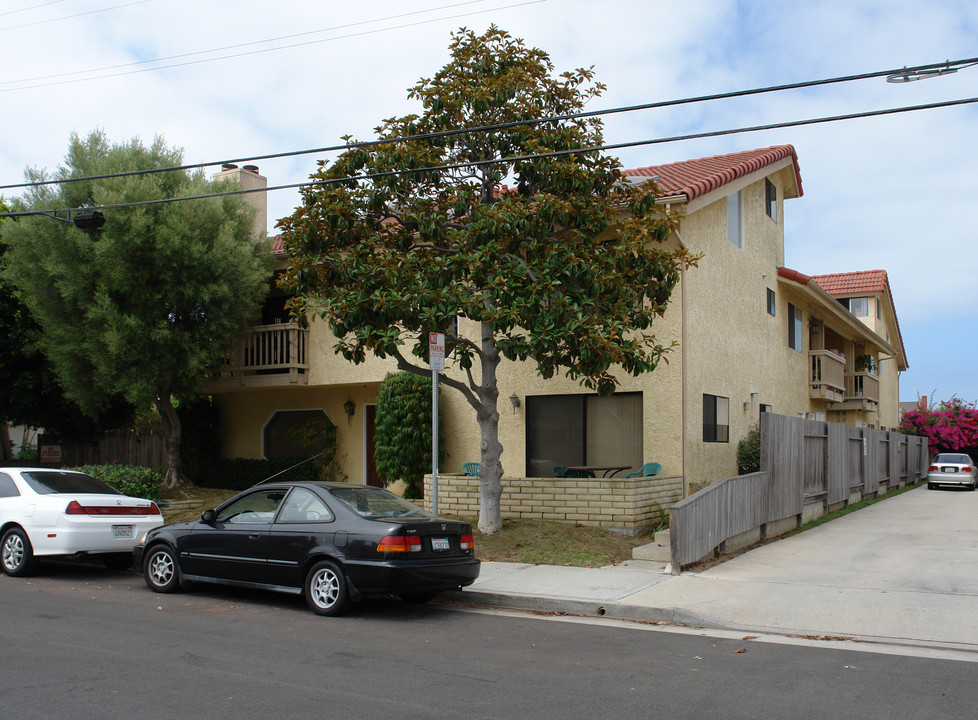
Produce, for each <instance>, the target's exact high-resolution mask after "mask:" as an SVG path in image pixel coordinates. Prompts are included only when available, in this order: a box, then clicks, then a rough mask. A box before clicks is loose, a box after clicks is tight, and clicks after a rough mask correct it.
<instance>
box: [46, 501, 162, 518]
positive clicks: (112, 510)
mask: <svg viewBox="0 0 978 720" xmlns="http://www.w3.org/2000/svg"><path fill="white" fill-rule="evenodd" d="M65 515H162V513H161V512H160V508H159V507H158V506H157V504H156V503H155V502H151V503H150V504H149V505H143V506H141V507H133V506H131V505H82V504H81V503H80V502H78V501H77V500H72V501H71V502H70V503H68V507H66V508H65Z"/></svg>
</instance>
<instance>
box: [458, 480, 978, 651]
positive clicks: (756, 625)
mask: <svg viewBox="0 0 978 720" xmlns="http://www.w3.org/2000/svg"><path fill="white" fill-rule="evenodd" d="M976 517H978V493H971V492H961V491H928V490H926V489H925V488H918V489H916V490H912V491H910V492H907V493H904V494H902V495H900V496H897V497H892V498H887V499H886V500H885V501H883V502H880V503H877V504H875V505H873V506H871V507H869V508H865V509H863V510H859V511H858V512H855V513H852V514H850V515H847V516H845V517H843V518H840V519H838V520H834V521H832V522H829V523H826V524H825V525H822V526H820V527H817V528H814V529H812V530H808V531H806V532H804V533H801V534H799V535H795V536H793V537H790V538H786V539H784V540H781V541H778V542H775V543H771V544H768V545H765V546H762V547H759V548H757V549H754V550H751V551H750V552H747V553H744V554H743V555H740V556H738V557H735V558H733V559H732V560H730V561H728V562H725V563H723V564H721V565H717V566H715V567H713V568H710V569H709V570H706V571H704V572H700V573H691V572H684V573H682V574H681V575H671V574H666V572H665V564H664V563H656V562H650V561H643V560H632V561H628V562H626V563H622V564H620V565H617V566H608V567H603V568H576V567H554V566H547V565H525V564H518V563H494V562H486V563H483V565H482V574H481V576H480V578H479V580H478V581H477V582H476V583H475V584H474V585H472V586H471V587H470V588H467V589H466V590H465V591H464V592H460V593H456V594H454V596H453V598H452V599H453V600H454V601H456V602H460V603H473V604H476V605H489V606H494V607H507V608H517V609H523V610H533V611H537V612H552V613H568V614H580V615H594V616H604V617H611V618H622V619H628V620H641V621H661V622H668V623H679V624H688V625H693V626H697V627H710V628H727V629H736V630H756V631H759V632H773V633H781V634H791V635H821V636H845V637H852V638H857V639H871V640H879V641H893V642H900V643H908V642H909V643H912V644H925V645H926V644H929V645H946V646H952V647H956V648H961V649H970V650H973V651H975V652H978V572H975V569H976V568H978V523H976V522H975V518H976Z"/></svg>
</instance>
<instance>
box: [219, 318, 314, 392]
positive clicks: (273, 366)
mask: <svg viewBox="0 0 978 720" xmlns="http://www.w3.org/2000/svg"><path fill="white" fill-rule="evenodd" d="M308 336H309V331H308V330H306V329H303V328H300V327H299V326H298V325H256V326H254V327H252V328H249V330H248V332H247V333H246V334H245V336H244V338H242V340H241V342H239V343H238V346H237V347H236V348H235V349H234V350H232V351H231V352H230V353H228V355H227V357H226V358H225V360H224V365H223V366H222V367H221V375H220V378H219V379H218V380H216V381H215V382H214V383H211V385H219V386H223V387H228V386H230V385H246V386H247V385H287V384H297V383H299V384H304V383H305V382H306V375H307V374H308V371H309V362H308V359H307V357H306V346H307V341H308ZM206 389H207V388H205V390H206Z"/></svg>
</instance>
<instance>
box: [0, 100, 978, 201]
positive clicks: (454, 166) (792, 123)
mask: <svg viewBox="0 0 978 720" xmlns="http://www.w3.org/2000/svg"><path fill="white" fill-rule="evenodd" d="M974 103H978V97H973V98H964V99H961V100H947V101H943V102H936V103H927V104H924V105H908V106H904V107H898V108H888V109H885V110H870V111H865V112H859V113H848V114H846V115H832V116H828V117H821V118H811V119H808V120H789V121H786V122H781V123H770V124H767V125H753V126H748V127H742V128H734V129H729V130H714V131H711V132H702V133H692V134H689V135H675V136H672V137H665V138H653V139H649V140H636V141H632V142H623V143H613V144H610V145H600V146H595V147H587V148H576V149H572V150H555V151H552V152H547V153H534V154H532V155H517V156H510V157H505V158H498V159H491V160H484V161H477V160H470V161H467V162H463V163H451V164H448V165H434V166H428V167H422V168H412V169H409V170H390V171H385V172H379V173H367V174H364V175H357V176H347V177H342V178H332V179H330V180H312V181H307V182H302V183H292V184H289V185H275V186H272V187H266V188H253V189H249V190H230V191H226V192H218V193H206V194H202V195H190V196H185V197H175V198H161V199H157V200H140V201H137V202H129V203H116V204H112V205H98V206H93V207H90V208H85V209H86V210H99V211H102V210H117V209H121V208H129V207H144V206H148V205H165V204H169V203H173V202H184V201H189V200H206V199H209V198H217V197H227V196H229V195H249V194H252V193H257V192H273V191H276V190H295V189H297V188H302V187H325V186H327V185H336V184H338V183H346V182H351V181H364V180H378V179H382V178H387V177H396V176H399V175H415V174H418V173H424V172H436V171H443V170H458V169H463V168H468V167H471V166H472V165H500V164H509V163H516V162H525V161H528V160H538V159H544V158H554V157H562V156H566V155H580V154H585V153H592V152H604V151H608V150H622V149H625V148H632V147H641V146H645V145H659V144H663V143H671V142H678V141H680V140H698V139H702V138H709V137H722V136H725V135H735V134H738V133H745V132H759V131H761V130H778V129H782V128H789V127H800V126H803V125H820V124H825V123H830V122H840V121H843V120H856V119H860V118H869V117H880V116H883V115H896V114H899V113H907V112H915V111H919V110H935V109H939V108H947V107H956V106H960V105H970V104H974ZM79 209H80V208H59V209H57V210H43V211H40V210H32V211H20V212H7V213H0V218H7V217H9V218H16V217H26V216H30V215H41V214H43V215H52V214H55V213H58V212H74V211H76V210H79Z"/></svg>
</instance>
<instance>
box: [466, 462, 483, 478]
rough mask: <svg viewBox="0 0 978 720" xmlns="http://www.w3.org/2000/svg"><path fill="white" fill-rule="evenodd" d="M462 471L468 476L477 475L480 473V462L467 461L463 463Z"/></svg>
mask: <svg viewBox="0 0 978 720" xmlns="http://www.w3.org/2000/svg"><path fill="white" fill-rule="evenodd" d="M462 472H463V473H465V474H466V475H467V476H468V477H476V476H478V474H479V463H465V464H464V465H462Z"/></svg>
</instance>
